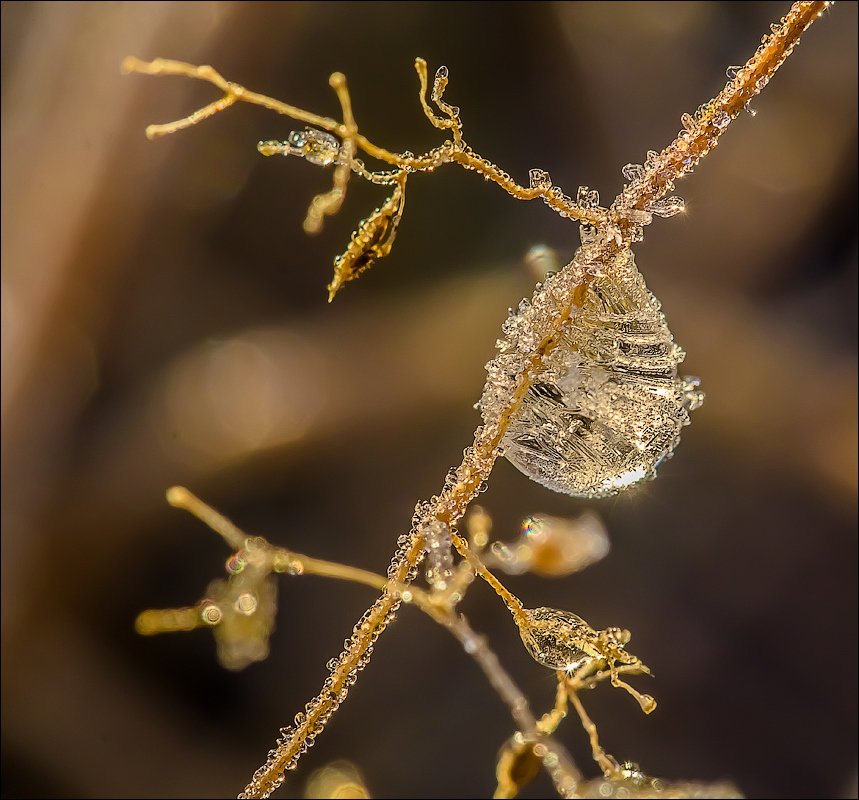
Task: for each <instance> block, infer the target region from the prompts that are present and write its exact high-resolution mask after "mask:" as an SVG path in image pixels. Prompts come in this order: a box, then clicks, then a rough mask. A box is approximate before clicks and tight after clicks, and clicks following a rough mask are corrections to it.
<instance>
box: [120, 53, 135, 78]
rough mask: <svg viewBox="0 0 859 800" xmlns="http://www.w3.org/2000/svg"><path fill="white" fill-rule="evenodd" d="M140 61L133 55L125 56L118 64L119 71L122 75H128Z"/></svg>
mask: <svg viewBox="0 0 859 800" xmlns="http://www.w3.org/2000/svg"><path fill="white" fill-rule="evenodd" d="M139 63H140V59H139V58H135V57H134V56H126V57H125V58H123V59H122V63H121V64H120V65H119V71H120V72H121V73H122V74H123V75H129V74H131V73H132V72H136V70H137V65H138V64H139Z"/></svg>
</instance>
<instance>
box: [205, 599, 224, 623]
mask: <svg viewBox="0 0 859 800" xmlns="http://www.w3.org/2000/svg"><path fill="white" fill-rule="evenodd" d="M223 616H224V615H223V613H222V612H221V609H220V608H218V606H216V605H215V604H214V603H207V604H206V605H204V606H203V607H202V609H201V610H200V617H201V618H202V620H203V622H204V623H206V625H217V624H218V623H219V622H220V621H221V620H222V619H223Z"/></svg>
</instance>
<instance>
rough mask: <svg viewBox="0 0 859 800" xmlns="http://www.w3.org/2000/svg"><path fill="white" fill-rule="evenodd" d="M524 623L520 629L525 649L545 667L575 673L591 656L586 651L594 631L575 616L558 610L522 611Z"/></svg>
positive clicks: (538, 609) (537, 609) (536, 609)
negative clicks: (589, 637)
mask: <svg viewBox="0 0 859 800" xmlns="http://www.w3.org/2000/svg"><path fill="white" fill-rule="evenodd" d="M525 619H526V622H525V623H524V624H523V625H522V627H521V628H520V629H519V633H520V635H521V637H522V641H523V643H524V644H525V649H526V650H527V651H528V653H529V655H530V656H531V658H533V659H534V660H535V661H536V662H537V663H538V664H542V665H543V666H544V667H548V668H549V669H555V670H569V671H571V672H572V671H575V670H577V669H578V668H579V667H580V666H582V664H584V663H585V661H587V660H588V659H590V658H593V657H594V655H592V654H591V653H589V652H587V651H586V650H585V649H583V648H587V640H588V635H589V634H593V629H592V628H591V627H590V625H588V623H587V622H585V621H584V620H583V619H582V618H581V617H580V616H578V615H577V614H573V613H572V612H570V611H561V610H560V609H557V608H535V609H532V610H530V611H525Z"/></svg>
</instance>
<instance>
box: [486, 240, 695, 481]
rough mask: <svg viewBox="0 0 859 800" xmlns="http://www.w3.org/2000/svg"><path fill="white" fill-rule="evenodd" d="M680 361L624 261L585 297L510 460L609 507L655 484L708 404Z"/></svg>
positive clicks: (510, 434)
mask: <svg viewBox="0 0 859 800" xmlns="http://www.w3.org/2000/svg"><path fill="white" fill-rule="evenodd" d="M515 322H516V320H513V321H512V322H511V321H510V320H508V322H507V323H506V326H507V329H509V330H511V331H512V330H514V329H515V328H516V325H515ZM507 332H508V331H507V330H505V333H507ZM508 335H509V334H508ZM683 356H684V353H683V350H682V348H680V347H679V346H678V345H676V344H675V342H674V337H673V336H672V334H671V331H670V330H669V329H668V325H667V323H666V321H665V317H664V315H663V314H662V312H661V311H660V305H659V301H658V300H657V299H656V298H655V297H654V296H653V295H652V294H651V293H650V292H649V291H648V289H647V286H646V285H645V283H644V279H643V278H642V276H641V274H640V273H639V272H638V270H637V268H636V266H635V261H634V258H633V256H632V253H631V252H630V251H627V252H626V254H625V257H623V258H618V259H615V260H614V261H612V263H611V265H610V268H608V269H606V270H605V272H604V273H602V274H598V275H596V276H594V277H593V278H592V279H590V280H589V282H588V283H587V285H586V286H585V287H584V291H583V293H582V297H581V305H580V306H578V307H577V308H575V309H574V313H573V315H572V317H571V320H570V322H569V324H568V326H567V328H566V330H565V331H564V333H563V337H562V339H561V341H560V342H559V344H558V345H557V346H556V347H555V348H554V349H553V350H551V351H550V352H549V353H548V354H547V356H546V358H545V359H544V360H543V363H542V365H541V372H540V373H539V374H538V375H537V376H536V379H535V380H533V381H532V383H531V386H530V387H529V389H528V392H527V395H526V396H525V399H524V401H523V402H522V404H521V406H520V408H519V409H518V412H517V413H516V415H515V416H514V417H513V419H512V420H511V423H510V425H509V428H508V430H507V433H506V435H505V437H504V440H503V446H504V455H505V456H506V457H507V459H508V460H509V461H510V462H511V463H512V464H513V465H514V466H516V467H517V468H518V469H519V470H521V471H522V472H523V473H525V474H526V475H528V476H529V477H530V478H532V479H533V480H535V481H537V482H538V483H541V484H543V485H544V486H546V487H548V488H549V489H552V490H554V491H556V492H562V493H564V494H569V495H573V496H575V497H605V496H608V495H612V494H616V493H617V492H619V491H621V490H623V489H625V488H627V487H629V486H632V485H633V484H636V483H638V482H639V481H641V480H644V479H647V478H652V477H654V476H655V474H656V469H657V467H658V466H659V465H660V464H661V463H662V462H663V461H664V460H665V459H666V458H669V457H670V456H671V454H672V453H673V451H674V448H675V447H676V446H677V443H678V441H679V438H680V431H681V430H682V428H683V426H685V425H688V424H689V413H690V411H693V410H694V409H695V408H697V407H698V406H700V404H701V402H702V401H703V393H702V392H700V391H699V390H698V388H697V387H698V382H697V379H690V378H686V377H679V376H678V374H677V367H678V365H679V364H680V362H681V361H682V360H683Z"/></svg>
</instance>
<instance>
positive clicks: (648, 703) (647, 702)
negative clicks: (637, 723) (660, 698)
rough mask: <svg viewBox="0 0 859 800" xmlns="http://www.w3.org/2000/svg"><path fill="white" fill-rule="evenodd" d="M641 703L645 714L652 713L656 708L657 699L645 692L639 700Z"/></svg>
mask: <svg viewBox="0 0 859 800" xmlns="http://www.w3.org/2000/svg"><path fill="white" fill-rule="evenodd" d="M638 702H639V703H640V705H641V710H642V711H643V712H644V713H645V714H652V713H653V712H654V711H655V710H656V700H655V699H654V698H653V697H651V696H650V695H649V694H643V695H641V697H640V698H639V701H638Z"/></svg>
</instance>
